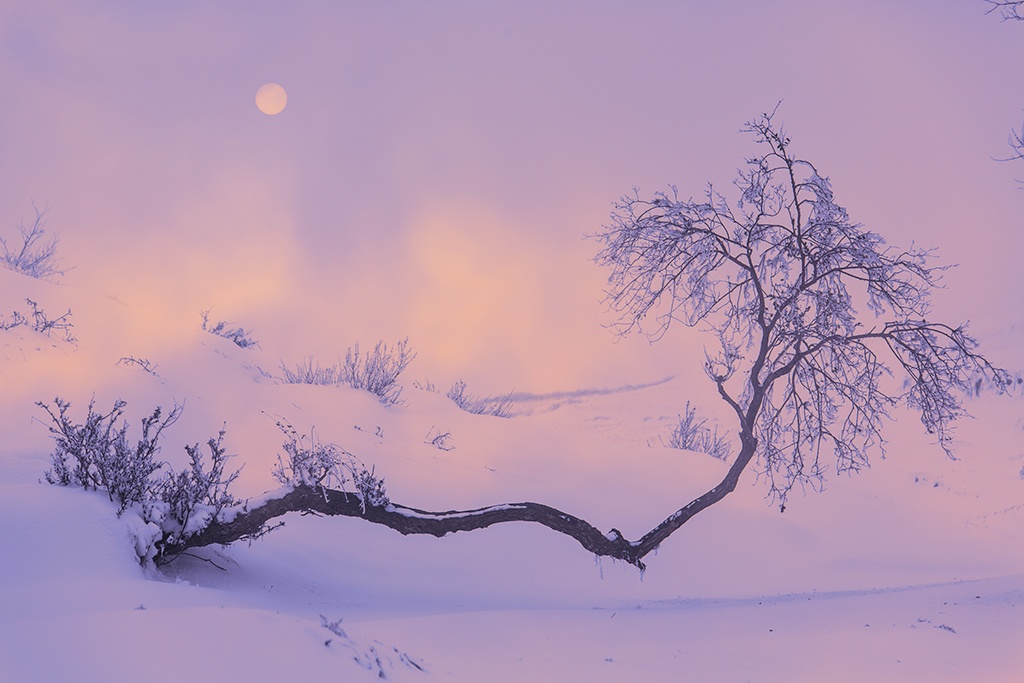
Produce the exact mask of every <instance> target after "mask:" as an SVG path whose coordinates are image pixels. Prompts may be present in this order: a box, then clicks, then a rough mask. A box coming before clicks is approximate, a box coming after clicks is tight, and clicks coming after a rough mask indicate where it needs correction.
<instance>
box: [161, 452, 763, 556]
mask: <svg viewBox="0 0 1024 683" xmlns="http://www.w3.org/2000/svg"><path fill="white" fill-rule="evenodd" d="M755 447H756V442H753V441H750V442H747V443H745V444H744V447H743V449H742V450H741V451H740V454H739V456H738V457H737V458H736V460H735V461H734V462H733V464H732V466H731V467H730V468H729V471H728V473H726V475H725V478H724V479H723V480H722V481H721V482H720V483H719V484H718V485H717V486H715V487H714V488H712V489H711V490H709V491H708V492H707V493H705V494H703V495H701V496H699V497H698V498H696V499H694V500H693V501H691V502H690V503H689V504H687V505H686V506H685V507H683V508H681V509H679V510H677V511H676V512H675V513H673V514H672V515H670V516H669V517H668V518H667V519H665V521H663V522H662V523H661V524H659V525H658V526H656V527H655V528H654V529H652V530H651V531H650V532H648V533H647V534H645V535H644V536H643V537H642V538H641V539H640V540H639V541H629V540H626V539H625V538H623V536H622V534H621V533H620V532H619V530H618V529H611V530H610V531H609V532H608V533H602V532H601V531H599V530H598V529H597V528H596V527H594V526H593V525H592V524H590V523H589V522H587V521H586V520H584V519H580V518H579V517H575V516H573V515H570V514H568V513H566V512H562V511H561V510H558V509H556V508H553V507H550V506H547V505H542V504H540V503H507V504H503V505H493V506H491V507H485V508H478V509H475V510H449V511H447V512H428V511H426V510H418V509H416V508H411V507H407V506H405V505H399V504H397V503H388V504H387V505H384V506H379V507H373V506H369V505H367V506H364V505H363V503H362V502H361V501H360V499H359V497H358V496H356V495H355V494H352V493H346V492H344V491H338V490H334V489H320V488H314V487H310V486H297V487H295V488H293V489H291V490H289V491H287V492H286V493H284V494H283V495H282V496H281V497H279V498H272V499H269V500H266V501H265V502H263V503H262V504H260V505H259V506H257V507H255V508H252V509H251V510H247V511H244V512H239V513H238V514H237V515H236V516H235V517H234V518H233V519H231V520H230V521H226V522H212V523H211V524H210V525H209V526H208V527H206V528H205V529H204V530H203V531H201V532H200V533H198V534H195V535H193V536H189V537H187V538H185V539H183V540H181V541H180V542H178V543H166V544H164V545H163V546H162V547H161V548H160V555H159V558H158V562H160V561H163V562H167V561H170V560H171V559H173V558H174V557H176V556H177V555H179V554H180V553H182V552H184V551H185V550H188V549H189V548H197V547H202V546H207V545H213V544H223V545H227V544H228V543H232V542H234V541H238V540H241V539H245V538H253V537H256V536H259V535H262V534H263V533H265V532H266V531H267V529H268V526H267V524H268V522H270V521H271V520H273V519H275V518H277V517H281V516H283V515H285V514H287V513H289V512H303V513H306V512H311V513H316V514H321V515H328V516H343V517H360V518H362V519H365V520H366V521H368V522H373V523H375V524H383V525H384V526H387V527H390V528H392V529H394V530H396V531H398V532H399V533H401V534H406V535H408V534H430V535H432V536H437V537H441V536H445V535H447V534H450V533H454V532H456V531H472V530H474V529H484V528H486V527H489V526H491V525H493V524H499V523H502V522H536V523H538V524H542V525H544V526H546V527H548V528H549V529H553V530H554V531H557V532H559V533H563V534H566V535H567V536H571V537H572V538H574V539H576V540H577V541H578V542H579V544H580V545H582V546H583V547H584V548H586V549H587V550H589V551H590V552H592V553H594V554H595V555H598V556H603V557H611V558H614V559H618V560H624V561H626V562H628V563H630V564H632V565H634V566H636V567H638V568H639V569H643V568H644V563H643V558H644V557H645V556H646V555H647V554H648V553H650V552H651V551H653V550H655V549H656V548H657V547H658V546H659V545H660V544H661V542H662V541H664V540H665V539H666V538H668V537H669V536H670V535H671V534H672V533H673V532H674V531H676V530H677V529H678V528H679V527H681V526H682V525H683V524H685V523H686V522H687V521H689V520H690V519H691V518H692V517H693V516H694V515H696V514H697V513H698V512H700V511H701V510H704V509H706V508H708V507H710V506H711V505H714V504H715V503H717V502H718V501H720V500H722V498H724V497H725V496H726V495H728V494H729V493H731V492H732V491H733V490H734V489H735V488H736V483H737V482H738V481H739V477H740V474H741V473H742V471H743V469H744V468H745V467H746V465H747V463H748V462H749V461H750V459H751V457H752V456H753V454H754V449H755Z"/></svg>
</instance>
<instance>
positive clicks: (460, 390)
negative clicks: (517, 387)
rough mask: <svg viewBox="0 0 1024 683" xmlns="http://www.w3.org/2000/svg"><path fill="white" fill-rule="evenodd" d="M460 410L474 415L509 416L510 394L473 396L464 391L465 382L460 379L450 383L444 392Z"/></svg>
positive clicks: (510, 412) (510, 413)
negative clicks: (450, 385) (449, 387)
mask: <svg viewBox="0 0 1024 683" xmlns="http://www.w3.org/2000/svg"><path fill="white" fill-rule="evenodd" d="M445 396H447V397H448V398H450V399H451V400H452V401H454V402H455V405H457V406H458V407H459V408H461V409H462V410H465V411H466V412H467V413H473V414H474V415H493V416H494V417H510V416H511V415H512V394H511V392H510V393H508V394H505V395H504V396H474V395H473V394H471V393H469V392H468V391H466V383H465V382H463V381H462V380H461V379H460V380H459V381H457V382H456V383H455V384H453V385H452V388H451V389H449V390H448V393H447V394H445Z"/></svg>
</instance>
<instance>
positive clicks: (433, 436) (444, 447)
mask: <svg viewBox="0 0 1024 683" xmlns="http://www.w3.org/2000/svg"><path fill="white" fill-rule="evenodd" d="M451 438H452V433H451V432H442V431H441V430H440V429H437V428H436V427H431V428H430V431H429V432H427V436H426V438H424V439H423V443H425V444H429V445H431V446H433V447H434V448H436V449H438V450H441V451H454V450H455V446H453V445H452V444H451V443H449V442H448V440H449V439H451Z"/></svg>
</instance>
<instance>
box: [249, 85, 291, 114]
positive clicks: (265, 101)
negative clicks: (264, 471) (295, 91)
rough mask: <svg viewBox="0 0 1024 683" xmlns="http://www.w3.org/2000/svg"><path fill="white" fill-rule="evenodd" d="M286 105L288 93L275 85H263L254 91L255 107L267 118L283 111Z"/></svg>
mask: <svg viewBox="0 0 1024 683" xmlns="http://www.w3.org/2000/svg"><path fill="white" fill-rule="evenodd" d="M287 104H288V93H286V92H285V91H284V88H282V87H281V86H279V85H278V84H277V83H264V84H263V85H261V86H260V89H259V90H257V91H256V107H257V108H258V109H259V110H260V111H261V112H263V113H264V114H266V115H268V116H274V115H276V114H280V113H281V112H282V111H284V108H285V105H287Z"/></svg>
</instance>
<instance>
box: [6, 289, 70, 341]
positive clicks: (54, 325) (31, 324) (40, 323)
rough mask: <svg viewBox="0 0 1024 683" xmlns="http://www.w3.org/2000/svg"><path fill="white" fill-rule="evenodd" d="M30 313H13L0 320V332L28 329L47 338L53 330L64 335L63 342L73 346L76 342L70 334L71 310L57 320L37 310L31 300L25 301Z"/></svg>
mask: <svg viewBox="0 0 1024 683" xmlns="http://www.w3.org/2000/svg"><path fill="white" fill-rule="evenodd" d="M25 303H27V304H28V305H29V307H30V308H31V309H32V311H31V312H30V313H29V314H28V315H25V314H24V313H22V312H21V311H14V312H13V313H11V317H10V318H3V319H0V330H13V329H14V328H16V327H22V326H24V327H28V328H29V329H31V330H32V331H33V332H39V333H40V334H45V335H46V336H47V337H49V336H50V335H51V334H52V333H53V332H54V330H56V331H59V332H63V333H64V341H66V342H68V343H69V344H74V343H76V342H77V341H78V340H77V339H75V336H74V335H73V334H72V333H71V330H72V328H73V327H74V325H72V324H71V320H70V318H71V309H68V312H67V313H65V314H64V315H62V316H60V317H58V318H50V317H49V316H48V315H46V311H44V310H43V309H41V308H39V304H37V303H36V302H35V301H32V299H25Z"/></svg>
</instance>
